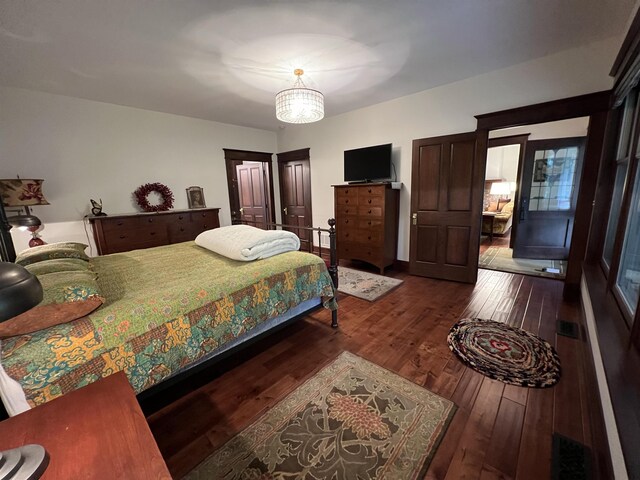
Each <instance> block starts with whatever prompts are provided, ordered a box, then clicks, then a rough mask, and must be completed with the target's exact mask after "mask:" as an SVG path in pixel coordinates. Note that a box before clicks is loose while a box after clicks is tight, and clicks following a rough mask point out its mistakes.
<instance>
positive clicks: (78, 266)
mask: <svg viewBox="0 0 640 480" xmlns="http://www.w3.org/2000/svg"><path fill="white" fill-rule="evenodd" d="M24 268H26V269H27V270H29V272H31V273H33V274H34V275H45V274H47V273H58V272H80V271H82V272H85V271H87V270H89V262H87V261H86V260H81V259H79V258H54V259H53V260H42V261H41V262H36V263H32V264H30V265H26V266H25V267H24Z"/></svg>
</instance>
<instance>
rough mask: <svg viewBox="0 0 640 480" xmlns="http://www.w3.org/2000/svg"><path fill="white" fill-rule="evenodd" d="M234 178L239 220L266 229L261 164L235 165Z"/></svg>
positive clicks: (265, 202) (263, 178) (266, 219)
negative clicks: (236, 184)
mask: <svg viewBox="0 0 640 480" xmlns="http://www.w3.org/2000/svg"><path fill="white" fill-rule="evenodd" d="M236 176H237V179H238V199H239V204H240V209H239V212H240V218H241V219H242V220H243V221H248V222H253V223H249V225H253V226H255V227H258V228H266V224H267V222H268V216H267V200H266V199H267V196H266V194H265V193H266V190H265V181H264V180H265V173H264V169H263V164H262V163H260V162H244V163H243V164H242V165H236Z"/></svg>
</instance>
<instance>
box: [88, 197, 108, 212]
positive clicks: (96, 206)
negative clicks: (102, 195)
mask: <svg viewBox="0 0 640 480" xmlns="http://www.w3.org/2000/svg"><path fill="white" fill-rule="evenodd" d="M90 200H91V205H92V208H91V213H92V214H93V215H94V216H95V217H106V216H107V214H106V213H104V212H103V211H102V199H100V202H96V201H95V200H94V199H92V198H91V199H90Z"/></svg>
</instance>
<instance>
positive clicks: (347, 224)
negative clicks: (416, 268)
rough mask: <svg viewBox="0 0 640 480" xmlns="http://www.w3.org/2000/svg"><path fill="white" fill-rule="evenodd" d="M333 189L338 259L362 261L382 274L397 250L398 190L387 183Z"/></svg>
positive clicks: (344, 186)
mask: <svg viewBox="0 0 640 480" xmlns="http://www.w3.org/2000/svg"><path fill="white" fill-rule="evenodd" d="M333 188H334V194H335V204H334V205H335V215H336V234H337V241H338V258H339V259H341V258H342V259H348V260H364V261H365V262H368V263H371V264H372V265H375V266H376V267H378V268H379V269H380V273H384V269H385V267H388V266H390V265H392V264H393V262H394V260H395V259H396V252H397V251H398V209H399V206H400V203H399V199H400V190H394V189H392V188H391V185H390V184H388V183H364V184H358V185H334V186H333Z"/></svg>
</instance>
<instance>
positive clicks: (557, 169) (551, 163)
mask: <svg viewBox="0 0 640 480" xmlns="http://www.w3.org/2000/svg"><path fill="white" fill-rule="evenodd" d="M534 159H535V161H534V162H533V177H532V179H531V194H530V202H529V211H540V210H545V211H550V210H569V209H571V199H572V197H573V190H574V188H575V181H576V178H575V177H576V162H577V160H578V147H568V148H560V149H558V150H536V151H535V154H534Z"/></svg>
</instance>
